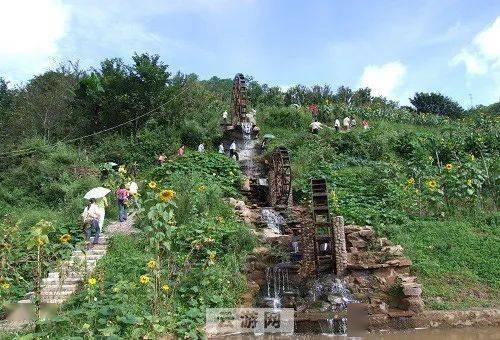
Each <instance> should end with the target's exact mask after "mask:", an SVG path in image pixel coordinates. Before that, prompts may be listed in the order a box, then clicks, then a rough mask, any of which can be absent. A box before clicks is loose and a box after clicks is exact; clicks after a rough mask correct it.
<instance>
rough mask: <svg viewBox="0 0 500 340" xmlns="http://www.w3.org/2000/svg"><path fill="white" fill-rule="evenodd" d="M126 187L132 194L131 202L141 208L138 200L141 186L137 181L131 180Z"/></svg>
mask: <svg viewBox="0 0 500 340" xmlns="http://www.w3.org/2000/svg"><path fill="white" fill-rule="evenodd" d="M125 188H126V189H128V193H129V194H130V196H129V202H130V203H131V204H133V205H134V206H135V207H136V208H139V203H138V202H137V194H138V193H139V186H138V185H137V183H136V182H135V181H133V180H131V181H130V182H129V183H128V184H127V185H126V186H125Z"/></svg>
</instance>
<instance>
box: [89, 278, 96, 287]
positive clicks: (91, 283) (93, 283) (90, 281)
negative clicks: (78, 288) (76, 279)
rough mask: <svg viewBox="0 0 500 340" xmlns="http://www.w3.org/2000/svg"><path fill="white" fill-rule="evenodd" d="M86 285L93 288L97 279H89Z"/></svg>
mask: <svg viewBox="0 0 500 340" xmlns="http://www.w3.org/2000/svg"><path fill="white" fill-rule="evenodd" d="M88 283H89V285H90V286H93V285H95V284H96V283H97V279H96V278H95V277H89V280H88Z"/></svg>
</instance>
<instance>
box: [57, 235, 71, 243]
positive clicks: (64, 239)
mask: <svg viewBox="0 0 500 340" xmlns="http://www.w3.org/2000/svg"><path fill="white" fill-rule="evenodd" d="M69 240H71V235H70V234H64V235H62V236H61V237H59V241H61V242H62V243H67V242H68V241H69Z"/></svg>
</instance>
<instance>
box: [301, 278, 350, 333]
mask: <svg viewBox="0 0 500 340" xmlns="http://www.w3.org/2000/svg"><path fill="white" fill-rule="evenodd" d="M308 301H309V302H310V303H315V302H318V301H325V303H324V309H323V311H324V312H335V313H337V314H338V315H339V317H338V318H329V319H327V320H326V324H325V325H324V326H325V328H326V329H325V330H324V333H330V334H336V335H345V334H346V332H347V317H346V316H345V314H346V312H347V305H348V304H350V303H357V302H358V301H356V299H355V298H354V296H353V295H352V293H351V292H350V291H349V289H348V288H347V285H346V283H345V282H344V281H343V280H341V279H338V278H335V277H332V276H330V277H322V278H318V279H316V281H315V282H314V283H313V285H312V287H311V289H310V290H309V293H308Z"/></svg>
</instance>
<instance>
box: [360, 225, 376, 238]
mask: <svg viewBox="0 0 500 340" xmlns="http://www.w3.org/2000/svg"><path fill="white" fill-rule="evenodd" d="M370 228H371V227H370ZM358 233H359V236H361V237H364V238H372V237H373V236H375V232H374V231H373V229H363V230H360V231H359V232H358Z"/></svg>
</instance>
